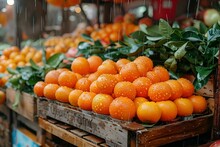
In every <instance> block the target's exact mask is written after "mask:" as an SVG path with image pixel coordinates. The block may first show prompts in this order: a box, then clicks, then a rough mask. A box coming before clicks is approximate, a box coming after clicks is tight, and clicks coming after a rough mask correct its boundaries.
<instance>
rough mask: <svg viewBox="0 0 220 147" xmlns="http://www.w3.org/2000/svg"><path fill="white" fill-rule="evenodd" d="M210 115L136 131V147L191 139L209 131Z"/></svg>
mask: <svg viewBox="0 0 220 147" xmlns="http://www.w3.org/2000/svg"><path fill="white" fill-rule="evenodd" d="M212 118H213V117H212V114H210V115H206V116H201V117H198V118H195V119H192V120H187V121H180V122H176V123H172V124H169V125H164V126H158V127H154V128H151V129H145V130H140V131H137V134H136V135H137V142H136V143H137V145H138V146H159V145H164V144H168V143H171V142H175V141H178V140H183V139H186V138H191V137H194V136H196V135H199V134H203V133H205V132H207V131H208V130H211V125H212Z"/></svg>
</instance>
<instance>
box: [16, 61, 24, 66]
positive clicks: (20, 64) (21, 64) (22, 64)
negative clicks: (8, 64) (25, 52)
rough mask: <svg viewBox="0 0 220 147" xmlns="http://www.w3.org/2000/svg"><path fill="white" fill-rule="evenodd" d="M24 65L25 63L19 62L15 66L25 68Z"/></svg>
mask: <svg viewBox="0 0 220 147" xmlns="http://www.w3.org/2000/svg"><path fill="white" fill-rule="evenodd" d="M25 64H26V63H25V62H24V61H19V62H18V64H17V66H21V67H22V66H25Z"/></svg>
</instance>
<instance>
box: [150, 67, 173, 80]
mask: <svg viewBox="0 0 220 147" xmlns="http://www.w3.org/2000/svg"><path fill="white" fill-rule="evenodd" d="M153 71H154V72H155V73H156V74H157V75H158V76H159V78H160V81H161V82H164V81H167V80H169V79H170V75H169V72H168V71H167V69H166V68H164V67H162V66H155V67H154V68H153Z"/></svg>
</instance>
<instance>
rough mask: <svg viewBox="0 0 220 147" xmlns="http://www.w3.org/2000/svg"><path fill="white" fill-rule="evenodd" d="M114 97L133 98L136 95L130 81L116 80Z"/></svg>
mask: <svg viewBox="0 0 220 147" xmlns="http://www.w3.org/2000/svg"><path fill="white" fill-rule="evenodd" d="M114 95H115V97H120V96H123V97H128V98H130V99H131V100H133V99H134V98H135V97H136V88H135V86H134V85H133V84H132V83H131V82H127V81H122V82H118V83H117V84H116V85H115V88H114Z"/></svg>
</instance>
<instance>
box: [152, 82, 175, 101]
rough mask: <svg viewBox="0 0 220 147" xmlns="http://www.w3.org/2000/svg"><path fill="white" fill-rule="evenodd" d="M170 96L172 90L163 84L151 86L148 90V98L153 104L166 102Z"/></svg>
mask: <svg viewBox="0 0 220 147" xmlns="http://www.w3.org/2000/svg"><path fill="white" fill-rule="evenodd" d="M171 95H172V89H171V88H170V86H169V85H168V84H167V83H165V82H159V83H155V84H152V85H151V86H150V88H149V89H148V96H149V98H150V99H151V100H152V101H155V102H159V101H165V100H168V99H169V98H170V97H171Z"/></svg>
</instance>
